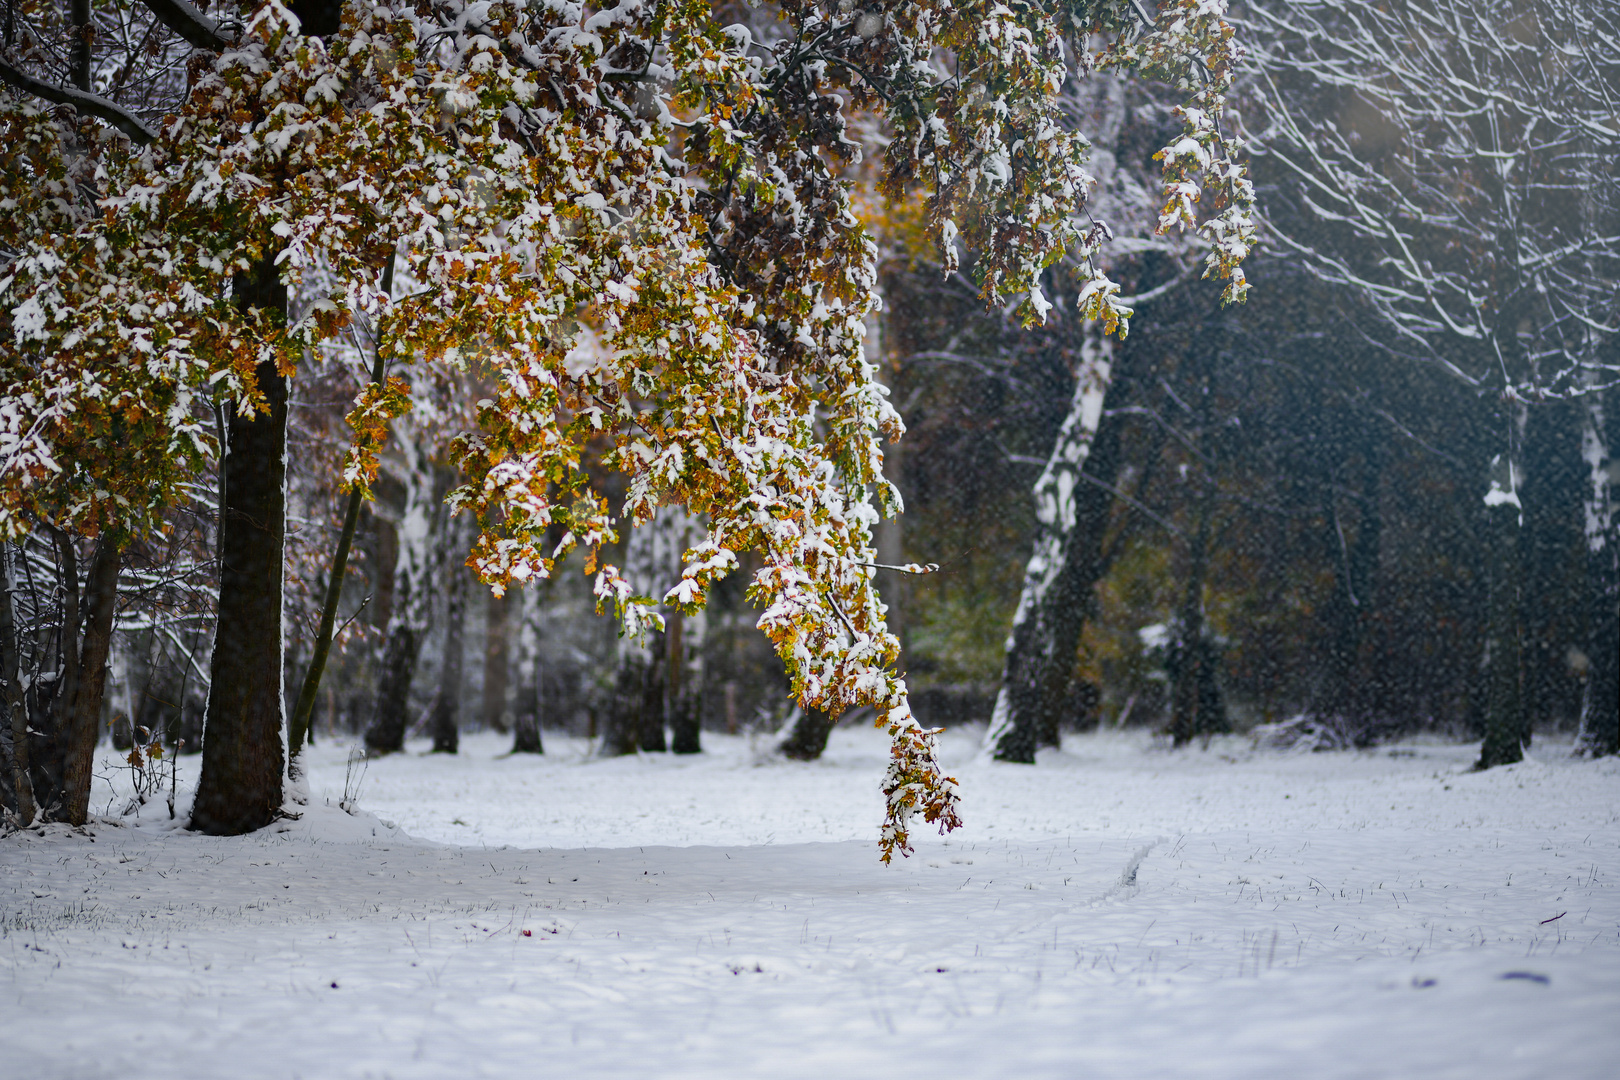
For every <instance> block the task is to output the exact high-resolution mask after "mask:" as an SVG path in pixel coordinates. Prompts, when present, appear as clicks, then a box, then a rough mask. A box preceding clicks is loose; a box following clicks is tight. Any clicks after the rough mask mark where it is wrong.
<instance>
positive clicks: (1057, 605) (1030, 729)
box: [984, 338, 1126, 764]
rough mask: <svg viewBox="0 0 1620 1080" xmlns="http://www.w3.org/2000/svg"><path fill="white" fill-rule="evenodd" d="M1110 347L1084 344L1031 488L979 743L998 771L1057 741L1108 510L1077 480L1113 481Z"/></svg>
mask: <svg viewBox="0 0 1620 1080" xmlns="http://www.w3.org/2000/svg"><path fill="white" fill-rule="evenodd" d="M1114 347H1115V346H1114V343H1113V340H1112V339H1110V338H1101V339H1098V338H1092V339H1089V340H1088V344H1087V347H1086V349H1085V350H1084V354H1083V358H1082V361H1081V365H1080V371H1079V372H1078V374H1077V376H1076V379H1075V389H1074V398H1073V401H1072V403H1071V405H1070V408H1069V415H1068V418H1067V419H1065V420H1064V422H1063V428H1062V430H1061V431H1060V432H1059V433H1058V438H1057V443H1056V445H1055V446H1054V447H1053V449H1052V454H1051V456H1050V458H1049V459H1048V460H1047V464H1046V468H1045V469H1044V470H1043V471H1042V473H1041V476H1040V479H1039V480H1037V481H1036V483H1035V515H1036V520H1037V522H1038V526H1037V532H1036V538H1035V551H1034V553H1033V554H1032V555H1031V556H1030V560H1029V563H1028V565H1027V567H1026V568H1025V571H1024V587H1023V592H1022V593H1021V594H1020V596H1019V600H1018V610H1017V613H1016V614H1015V615H1014V616H1013V626H1012V632H1011V633H1010V634H1009V635H1008V637H1007V659H1006V663H1005V666H1004V668H1003V670H1002V676H1001V688H1000V690H999V691H998V693H997V695H996V704H995V711H994V713H993V715H992V717H991V722H990V728H989V730H988V731H987V732H986V733H985V743H984V746H985V749H986V750H989V751H990V752H992V753H993V754H994V755H995V757H996V758H998V759H999V760H1002V761H1016V762H1023V763H1026V764H1027V763H1033V762H1034V760H1035V751H1036V750H1037V749H1039V748H1040V747H1041V746H1043V745H1050V744H1052V743H1054V742H1055V741H1056V739H1057V729H1058V723H1059V721H1060V719H1061V716H1062V708H1063V702H1064V700H1065V699H1066V697H1067V696H1068V690H1069V683H1070V680H1071V679H1072V677H1073V668H1074V660H1075V650H1076V649H1077V648H1078V646H1079V642H1080V632H1081V629H1082V628H1083V627H1084V624H1085V618H1086V615H1087V613H1088V611H1089V610H1090V608H1091V605H1092V602H1093V597H1092V588H1093V586H1095V585H1096V583H1097V578H1098V576H1099V574H1100V572H1101V566H1102V564H1101V547H1102V539H1103V534H1104V532H1105V530H1106V529H1107V524H1108V515H1109V509H1110V507H1111V506H1112V502H1113V496H1112V494H1111V493H1110V492H1108V491H1107V490H1105V489H1103V488H1102V487H1099V486H1098V485H1096V484H1088V483H1087V482H1086V481H1085V480H1084V479H1082V477H1081V474H1082V473H1085V474H1086V475H1087V476H1090V477H1092V478H1094V479H1096V480H1100V481H1101V482H1102V483H1103V484H1106V485H1109V486H1112V485H1113V483H1114V481H1115V480H1116V479H1117V474H1118V471H1119V452H1120V424H1119V422H1118V421H1114V420H1105V418H1104V414H1105V411H1106V410H1105V405H1108V406H1113V405H1117V404H1118V401H1119V399H1120V398H1121V397H1122V396H1123V395H1124V394H1125V393H1126V390H1125V389H1124V386H1125V380H1124V379H1121V378H1117V377H1115V373H1114V370H1113V368H1114Z"/></svg>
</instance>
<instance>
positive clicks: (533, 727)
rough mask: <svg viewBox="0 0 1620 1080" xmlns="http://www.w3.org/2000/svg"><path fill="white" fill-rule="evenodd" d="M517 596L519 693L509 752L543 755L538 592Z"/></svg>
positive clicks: (538, 589)
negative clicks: (518, 611) (518, 612)
mask: <svg viewBox="0 0 1620 1080" xmlns="http://www.w3.org/2000/svg"><path fill="white" fill-rule="evenodd" d="M543 587H544V586H543V585H539V584H537V585H535V586H534V590H535V591H533V592H524V593H519V594H518V596H519V598H520V600H519V609H520V612H521V614H519V616H518V627H519V630H518V693H517V695H516V698H515V700H514V701H513V703H512V753H514V754H543V753H545V752H546V751H545V747H544V746H543V745H542V743H541V739H540V710H541V708H542V705H541V702H542V701H543V699H544V693H543V688H542V686H541V683H542V681H543V677H544V674H545V660H544V658H543V657H541V655H540V589H541V588H543Z"/></svg>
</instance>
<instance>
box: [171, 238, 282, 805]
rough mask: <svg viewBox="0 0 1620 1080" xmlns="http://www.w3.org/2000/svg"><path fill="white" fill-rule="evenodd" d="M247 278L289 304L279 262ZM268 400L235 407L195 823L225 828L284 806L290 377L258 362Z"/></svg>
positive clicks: (242, 292)
mask: <svg viewBox="0 0 1620 1080" xmlns="http://www.w3.org/2000/svg"><path fill="white" fill-rule="evenodd" d="M258 269H259V276H258V277H257V278H256V279H249V278H246V277H245V276H243V277H239V278H238V279H237V282H236V290H237V296H238V297H239V298H240V300H241V302H243V303H244V304H250V305H252V306H254V307H258V308H262V309H268V310H273V311H276V312H284V311H285V310H286V302H287V292H286V289H285V287H284V286H282V285H281V283H280V277H279V274H278V273H277V271H276V269H275V267H274V266H272V265H270V264H268V263H265V264H261V266H260V267H259V268H258ZM257 375H258V381H259V390H260V392H261V393H262V394H263V395H264V397H265V399H266V404H267V408H266V410H265V411H264V412H261V413H258V414H256V415H254V416H253V417H251V418H248V417H243V416H242V415H240V414H239V413H237V412H236V411H235V410H232V412H231V416H230V419H229V423H228V429H227V433H226V456H225V469H224V473H225V498H224V502H223V505H222V506H221V507H220V583H219V617H218V621H217V623H216V625H215V630H214V651H213V656H212V658H211V660H210V662H209V681H208V685H209V692H208V707H207V712H206V714H205V717H204V720H203V731H204V735H203V760H202V775H201V777H200V778H199V780H198V782H197V801H196V803H195V805H194V807H193V809H192V812H191V827H192V828H193V829H196V830H198V831H200V832H205V833H211V834H213V835H216V836H233V835H236V834H238V833H245V832H252V831H253V830H255V829H262V828H264V827H265V826H266V825H268V824H270V822H272V821H274V820H275V818H276V816H277V814H279V813H280V811H281V799H282V782H281V771H282V769H283V767H284V766H285V763H286V761H285V757H284V755H283V751H282V744H281V728H282V718H283V712H284V705H283V701H282V677H283V665H282V647H283V643H282V637H281V607H282V595H281V590H282V567H283V541H284V535H283V530H284V528H285V524H286V509H287V507H286V485H285V480H286V449H287V380H286V377H285V376H283V375H282V374H281V373H280V372H279V371H277V370H276V367H275V365H274V364H272V363H264V364H260V365H259V369H258V372H257Z"/></svg>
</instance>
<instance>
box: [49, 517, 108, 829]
mask: <svg viewBox="0 0 1620 1080" xmlns="http://www.w3.org/2000/svg"><path fill="white" fill-rule="evenodd" d="M118 562H119V553H118V548H117V546H116V545H115V544H114V543H113V542H112V540H111V539H110V538H109V537H103V538H102V539H101V541H100V542H99V543H97V544H96V553H95V554H94V555H93V556H91V559H90V571H89V574H88V575H87V576H86V579H85V608H86V611H85V616H86V618H85V626H84V638H83V642H82V644H80V643H79V642H76V641H75V640H74V637H75V635H74V634H72V633H68V634H65V635H64V636H65V641H64V644H63V650H64V654H66V655H72V654H74V652H75V650H76V649H77V660H76V663H75V665H74V668H75V671H76V677H75V678H74V679H73V694H72V697H71V698H65V699H63V700H62V701H61V702H60V708H59V710H58V713H57V715H58V716H59V717H60V718H61V720H60V721H59V724H58V738H59V739H60V740H61V741H60V744H59V745H60V746H61V751H62V770H61V784H62V786H61V790H60V792H58V793H57V794H56V795H55V796H54V797H53V798H51V800H50V801H51V802H52V803H53V804H55V805H56V806H57V810H56V817H57V819H58V820H61V821H66V822H68V823H69V824H71V825H83V824H84V823H85V821H86V820H87V819H88V818H89V816H90V782H91V780H92V779H93V776H94V768H95V759H96V743H97V742H98V741H100V736H101V699H102V694H103V691H104V690H105V688H106V685H107V654H108V652H109V651H110V650H111V647H112V629H113V616H114V615H115V614H116V613H117V610H118ZM74 607H75V609H76V608H77V607H78V605H76V604H75V605H74ZM75 621H77V620H75Z"/></svg>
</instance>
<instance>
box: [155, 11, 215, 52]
mask: <svg viewBox="0 0 1620 1080" xmlns="http://www.w3.org/2000/svg"><path fill="white" fill-rule="evenodd" d="M141 3H142V4H144V5H146V9H147V10H148V11H150V12H151V13H152V14H153V15H154V16H155V17H156V18H157V20H158V22H160V23H162V24H163V25H164V26H167V27H168V28H169V29H170V30H173V31H174V32H175V33H177V34H179V35H180V36H181V37H183V38H185V39H186V40H187V41H189V42H191V43H192V44H193V45H195V46H197V48H199V49H211V50H213V51H214V52H224V51H225V50H226V49H228V48H230V47H231V46H232V45H234V44H235V41H234V39H232V38H228V37H226V36H225V35H224V34H222V33H221V32H220V27H221V25H223V24H221V23H216V22H215V21H214V20H213V19H210V18H209V17H208V16H206V15H204V14H203V13H202V12H200V11H198V10H197V9H196V8H194V7H192V6H191V4H189V3H187V0H141Z"/></svg>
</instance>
